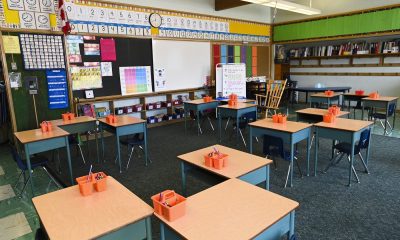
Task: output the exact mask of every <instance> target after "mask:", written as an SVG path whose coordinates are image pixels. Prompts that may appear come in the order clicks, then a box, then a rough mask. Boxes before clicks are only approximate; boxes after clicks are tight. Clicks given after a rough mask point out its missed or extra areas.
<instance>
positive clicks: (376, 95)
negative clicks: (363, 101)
mask: <svg viewBox="0 0 400 240" xmlns="http://www.w3.org/2000/svg"><path fill="white" fill-rule="evenodd" d="M369 97H370V98H374V99H377V98H379V94H378V93H377V92H372V93H370V94H369Z"/></svg>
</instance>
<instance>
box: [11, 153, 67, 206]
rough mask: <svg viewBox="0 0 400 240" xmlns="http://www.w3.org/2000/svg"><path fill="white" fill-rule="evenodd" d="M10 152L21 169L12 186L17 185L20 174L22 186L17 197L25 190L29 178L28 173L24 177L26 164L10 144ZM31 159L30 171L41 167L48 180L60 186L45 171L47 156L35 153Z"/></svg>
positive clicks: (26, 168)
mask: <svg viewBox="0 0 400 240" xmlns="http://www.w3.org/2000/svg"><path fill="white" fill-rule="evenodd" d="M10 152H11V155H12V157H13V159H14V161H15V162H16V163H17V166H18V168H19V169H20V170H21V173H20V174H19V176H18V180H17V182H16V184H15V185H14V188H15V189H16V188H17V187H18V185H19V180H20V179H21V176H22V175H23V176H24V186H23V187H22V190H21V192H20V193H19V194H18V197H19V198H21V197H22V194H23V193H24V191H25V188H26V186H27V185H28V183H29V181H30V180H31V179H30V175H28V179H26V174H25V172H26V171H27V170H28V166H27V165H26V163H25V162H24V161H23V160H22V159H21V157H20V156H19V154H18V152H17V150H16V149H15V147H14V146H10ZM30 161H31V169H32V171H34V170H35V169H36V168H42V169H43V170H44V172H45V173H46V174H47V176H49V178H50V180H51V181H52V182H54V183H55V185H56V186H57V187H58V188H62V187H61V186H60V185H59V184H58V182H57V181H56V180H55V179H54V178H53V176H51V174H50V173H49V172H48V171H47V168H46V167H47V163H48V162H49V161H48V159H47V158H45V157H42V156H39V155H36V156H32V157H31V158H30Z"/></svg>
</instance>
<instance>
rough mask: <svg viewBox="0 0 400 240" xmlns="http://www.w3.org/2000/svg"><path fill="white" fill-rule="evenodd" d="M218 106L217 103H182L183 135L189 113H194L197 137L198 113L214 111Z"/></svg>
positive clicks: (198, 130)
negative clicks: (183, 115)
mask: <svg viewBox="0 0 400 240" xmlns="http://www.w3.org/2000/svg"><path fill="white" fill-rule="evenodd" d="M218 105H219V102H218V101H211V102H207V103H191V102H190V101H189V102H184V103H183V108H184V113H185V134H186V132H187V122H186V121H187V118H188V117H190V111H191V110H192V111H194V112H195V114H196V122H197V126H196V127H197V136H198V135H200V129H199V126H200V112H201V111H204V110H208V109H214V108H217V107H218Z"/></svg>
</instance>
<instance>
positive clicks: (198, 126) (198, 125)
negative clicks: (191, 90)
mask: <svg viewBox="0 0 400 240" xmlns="http://www.w3.org/2000/svg"><path fill="white" fill-rule="evenodd" d="M196 121H197V136H199V135H200V112H199V111H198V110H197V109H196Z"/></svg>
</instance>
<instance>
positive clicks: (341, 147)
mask: <svg viewBox="0 0 400 240" xmlns="http://www.w3.org/2000/svg"><path fill="white" fill-rule="evenodd" d="M334 148H335V149H337V150H338V151H339V152H342V153H346V154H347V155H350V153H351V144H350V143H345V142H341V143H338V144H336V145H335V146H334ZM359 152H360V150H359V149H358V148H357V146H355V147H354V155H356V154H358V153H359Z"/></svg>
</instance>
